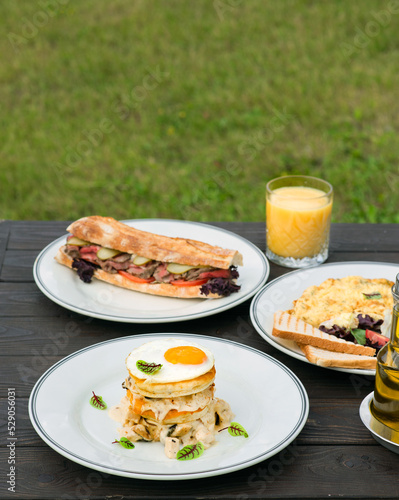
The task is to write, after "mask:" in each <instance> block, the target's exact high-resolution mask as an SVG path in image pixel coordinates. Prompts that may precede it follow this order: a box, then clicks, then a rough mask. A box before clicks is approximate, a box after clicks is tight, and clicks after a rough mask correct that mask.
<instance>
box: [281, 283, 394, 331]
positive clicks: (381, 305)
mask: <svg viewBox="0 0 399 500" xmlns="http://www.w3.org/2000/svg"><path fill="white" fill-rule="evenodd" d="M392 285H393V283H392V281H389V280H386V279H366V278H362V277H361V276H347V277H345V278H341V279H332V278H330V279H328V280H326V281H324V282H323V283H321V285H319V286H311V287H309V288H307V289H306V290H305V291H304V292H303V294H302V296H301V297H300V298H299V299H298V300H296V301H295V302H294V307H293V309H292V310H291V311H290V312H291V313H292V314H293V315H294V316H296V317H297V318H300V319H302V320H303V321H305V322H306V323H309V324H311V325H312V326H314V327H316V328H318V327H319V325H320V324H321V323H323V322H324V321H327V320H329V319H332V318H337V317H339V316H342V315H343V314H346V313H354V314H355V315H357V314H362V315H363V316H364V315H365V314H368V315H369V316H371V317H372V318H373V319H375V320H378V319H384V315H385V311H386V310H387V309H392V307H393V299H392V294H391V287H392ZM376 293H379V294H381V298H379V299H378V298H367V295H371V294H376Z"/></svg>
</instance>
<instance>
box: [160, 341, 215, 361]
mask: <svg viewBox="0 0 399 500" xmlns="http://www.w3.org/2000/svg"><path fill="white" fill-rule="evenodd" d="M164 357H165V359H166V361H169V363H173V364H174V365H176V364H177V363H181V364H183V365H200V364H201V363H203V362H204V361H205V360H206V358H207V356H206V354H205V353H204V351H201V349H198V347H193V346H188V345H183V346H179V347H172V348H171V349H168V350H167V351H166V352H165V354H164Z"/></svg>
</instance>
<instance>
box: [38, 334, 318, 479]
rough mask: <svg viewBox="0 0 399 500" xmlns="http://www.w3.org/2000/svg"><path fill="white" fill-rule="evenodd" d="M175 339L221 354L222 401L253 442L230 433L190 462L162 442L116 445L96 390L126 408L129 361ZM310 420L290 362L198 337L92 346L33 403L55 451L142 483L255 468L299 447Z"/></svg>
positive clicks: (51, 378)
mask: <svg viewBox="0 0 399 500" xmlns="http://www.w3.org/2000/svg"><path fill="white" fill-rule="evenodd" d="M172 336H173V337H175V338H176V337H178V338H181V339H187V340H188V341H190V340H191V341H195V342H197V343H199V344H201V345H203V346H204V347H207V348H208V349H210V350H211V351H212V352H213V354H214V355H215V360H216V371H217V375H216V380H215V386H216V396H217V397H219V398H222V399H224V400H225V401H227V402H228V403H229V404H230V406H231V407H232V410H233V412H234V414H235V417H234V421H237V422H239V423H240V424H241V425H243V426H244V427H245V429H246V430H247V432H248V434H249V437H248V438H247V439H245V438H239V437H235V438H234V437H232V436H230V435H229V434H228V432H227V431H226V432H223V433H221V434H220V435H218V436H217V440H218V443H217V444H215V445H213V446H211V447H210V448H209V449H208V450H206V451H205V452H204V454H203V455H202V456H201V457H200V458H198V459H196V460H191V461H189V462H179V461H177V460H171V459H168V458H167V457H166V456H165V454H164V450H163V445H162V444H161V443H159V442H158V443H140V442H138V443H136V447H135V449H134V450H126V449H124V448H122V447H121V446H117V445H115V444H111V443H112V441H114V440H115V438H117V437H118V433H117V427H118V423H117V422H115V421H113V420H111V419H110V417H109V416H108V412H107V411H100V410H97V409H95V408H93V407H92V406H90V404H89V400H90V397H91V395H92V391H94V392H95V393H96V394H98V395H100V396H102V397H103V399H104V401H105V402H106V403H107V405H108V407H111V406H113V405H115V404H117V403H119V401H120V399H121V398H122V396H123V395H124V392H125V391H124V390H123V389H122V387H121V383H122V381H123V380H124V379H125V378H126V374H127V371H126V368H125V358H126V356H127V354H128V353H129V352H130V351H131V350H132V349H134V348H135V347H138V346H140V345H141V344H143V343H144V342H148V341H151V340H156V339H159V338H165V337H172ZM308 413H309V400H308V396H307V393H306V391H305V389H304V387H303V385H302V384H301V382H300V381H299V380H298V378H297V377H296V376H295V375H294V374H293V373H292V372H291V371H290V370H289V369H288V368H287V367H285V366H284V365H283V364H282V363H280V362H279V361H277V360H275V359H273V358H272V357H270V356H268V355H267V354H264V353H262V352H260V351H257V350H256V349H253V348H252V347H247V346H244V345H241V344H238V343H236V342H232V341H229V340H225V339H218V338H214V337H206V336H202V335H193V334H173V333H161V334H145V335H134V336H131V337H124V338H117V339H114V340H109V341H107V342H101V343H99V344H95V345H93V346H89V347H86V348H85V349H82V350H80V351H78V352H76V353H74V354H71V355H70V356H68V357H66V358H65V359H63V360H61V361H59V362H58V363H56V364H55V365H54V366H53V367H52V368H50V369H49V370H47V371H46V372H45V373H44V374H43V375H42V377H41V378H40V379H39V380H38V382H37V383H36V385H35V387H34V388H33V390H32V393H31V396H30V399H29V416H30V419H31V422H32V425H33V426H34V428H35V430H36V431H37V432H38V434H39V435H40V437H41V438H42V439H43V440H44V441H45V442H46V443H47V444H48V445H49V446H50V447H51V448H53V449H54V450H55V451H57V452H58V453H60V454H61V455H63V456H65V457H67V458H69V459H70V460H72V461H74V462H77V463H79V464H81V465H84V466H86V467H90V468H92V469H95V470H98V471H102V472H106V473H109V474H115V475H118V476H125V477H134V478H142V479H170V480H175V479H192V478H198V477H208V476H214V475H219V474H225V473H227V472H232V471H235V470H239V469H243V468H245V467H249V466H250V465H253V464H256V463H258V462H260V461H262V460H265V459H267V458H269V457H271V456H273V455H275V454H276V453H279V452H280V451H281V450H282V449H284V448H285V447H286V446H287V445H288V444H289V443H291V442H292V441H293V440H294V439H295V437H296V436H297V435H298V434H299V433H300V431H301V430H302V428H303V426H304V425H305V423H306V420H307V416H308Z"/></svg>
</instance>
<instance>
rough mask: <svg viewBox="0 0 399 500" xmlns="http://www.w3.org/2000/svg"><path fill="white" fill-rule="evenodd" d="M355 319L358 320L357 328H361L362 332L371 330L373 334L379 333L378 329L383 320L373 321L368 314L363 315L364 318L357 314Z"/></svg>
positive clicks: (379, 329)
mask: <svg viewBox="0 0 399 500" xmlns="http://www.w3.org/2000/svg"><path fill="white" fill-rule="evenodd" d="M357 319H358V320H359V326H358V328H361V329H362V330H373V332H377V333H381V328H380V327H381V325H382V323H383V322H384V320H382V319H377V320H376V319H373V318H372V317H371V316H369V315H368V314H365V315H364V317H363V316H362V315H361V314H358V315H357Z"/></svg>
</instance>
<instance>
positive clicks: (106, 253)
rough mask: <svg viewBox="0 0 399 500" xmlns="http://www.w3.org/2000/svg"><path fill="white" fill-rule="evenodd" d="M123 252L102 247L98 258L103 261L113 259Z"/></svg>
mask: <svg viewBox="0 0 399 500" xmlns="http://www.w3.org/2000/svg"><path fill="white" fill-rule="evenodd" d="M120 253H121V252H120V251H119V250H114V249H113V248H106V247H101V248H100V250H99V251H98V252H97V257H98V258H99V259H101V260H107V259H112V257H115V256H116V255H119V254H120Z"/></svg>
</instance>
